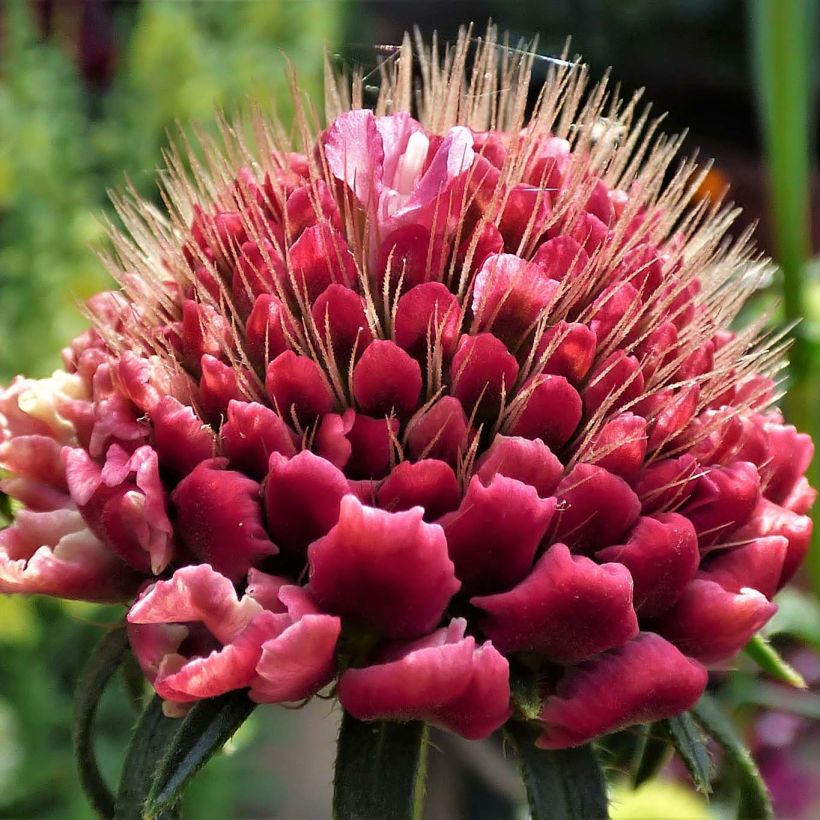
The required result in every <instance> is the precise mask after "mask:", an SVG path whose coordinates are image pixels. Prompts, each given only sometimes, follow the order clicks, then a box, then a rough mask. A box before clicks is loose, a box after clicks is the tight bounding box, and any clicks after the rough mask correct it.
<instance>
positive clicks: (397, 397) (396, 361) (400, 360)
mask: <svg viewBox="0 0 820 820" xmlns="http://www.w3.org/2000/svg"><path fill="white" fill-rule="evenodd" d="M421 386H422V380H421V368H420V367H419V363H418V362H417V361H416V360H415V359H413V358H412V357H411V356H409V355H408V354H407V353H405V351H403V350H402V349H401V348H400V347H399V346H398V345H397V344H395V343H394V342H389V341H383V340H381V339H378V340H376V341H374V342H372V343H371V344H370V345H369V346H368V347H367V349H366V350H365V351H364V353H363V354H362V357H361V359H359V361H358V362H357V363H356V366H355V367H354V368H353V396H354V398H355V399H356V401H357V403H358V404H359V406H360V407H361V409H362V410H363V411H364V412H365V413H370V414H372V415H381V414H387V413H391V412H396V413H399V414H400V415H405V414H407V413H410V412H411V411H413V410H414V409H415V408H416V406H417V404H418V400H419V395H420V393H421Z"/></svg>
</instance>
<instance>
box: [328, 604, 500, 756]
mask: <svg viewBox="0 0 820 820" xmlns="http://www.w3.org/2000/svg"><path fill="white" fill-rule="evenodd" d="M465 627H466V622H465V621H464V620H463V619H456V620H454V621H453V622H452V623H451V624H450V626H449V627H446V628H444V629H439V630H437V631H436V632H434V633H432V634H431V635H429V636H427V637H425V638H423V639H422V640H419V641H415V642H413V643H410V644H405V645H403V646H402V645H399V646H396V647H393V648H392V649H391V651H390V653H389V655H388V657H387V658H385V659H384V661H383V662H382V663H376V664H374V665H372V666H366V667H363V668H360V669H348V670H347V671H346V672H345V673H344V674H343V675H342V678H341V681H340V683H339V700H340V702H341V704H342V706H343V707H344V708H345V709H346V710H347V711H348V712H350V714H352V715H353V716H354V717H356V718H358V719H359V720H379V719H392V720H427V721H429V722H431V723H434V724H436V725H438V726H441V727H442V728H445V729H449V730H451V731H453V732H456V733H458V734H460V735H462V736H463V737H466V738H470V739H474V740H478V739H480V738H484V737H488V736H489V735H490V734H492V733H493V732H494V731H495V730H496V729H498V728H499V727H500V726H501V725H502V724H504V723H505V722H506V721H507V719H508V718H509V716H510V706H509V701H510V688H509V668H508V664H507V661H506V660H505V659H504V658H503V657H502V656H501V655H500V654H499V653H498V652H497V651H496V650H495V649H493V647H492V645H491V644H489V643H486V644H484V645H483V646H481V647H476V645H475V640H474V639H473V638H472V637H466V638H465V637H464V629H465Z"/></svg>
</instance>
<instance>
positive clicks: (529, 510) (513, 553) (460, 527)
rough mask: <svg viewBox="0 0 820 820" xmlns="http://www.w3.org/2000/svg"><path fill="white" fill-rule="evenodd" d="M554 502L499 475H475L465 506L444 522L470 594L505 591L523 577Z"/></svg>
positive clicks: (451, 552)
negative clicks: (486, 481)
mask: <svg viewBox="0 0 820 820" xmlns="http://www.w3.org/2000/svg"><path fill="white" fill-rule="evenodd" d="M554 510H555V500H554V499H552V498H549V499H545V498H539V497H538V493H537V492H536V491H535V488H533V487H530V486H528V485H526V484H522V483H521V482H520V481H516V480H515V479H512V478H506V477H505V476H503V475H500V474H496V475H495V476H494V477H493V479H492V480H491V481H490V483H489V484H488V485H487V486H486V487H485V486H484V485H483V484H482V483H481V480H480V479H479V478H478V476H473V478H472V479H471V481H470V484H469V486H468V487H467V492H466V494H465V496H464V499H463V501H462V502H461V506H460V507H459V508H458V509H457V510H456V511H455V512H451V513H448V514H447V515H445V516H444V517H443V518H441V519H440V520H439V522H438V523H439V524H441V526H442V527H443V528H444V532H445V534H446V535H447V546H448V549H449V553H450V557H451V558H452V559H453V563H454V564H455V566H456V575H458V577H459V580H460V581H461V582H462V583H463V584H464V587H465V589H466V590H468V591H469V592H470V593H486V592H497V591H500V590H506V589H509V588H510V587H512V586H513V585H514V584H517V583H518V582H519V581H521V579H522V578H524V577H525V576H526V574H527V572H528V571H529V569H530V567H531V566H532V562H533V559H534V558H535V552H536V550H537V549H538V545H539V544H540V542H541V539H542V538H543V537H544V534H545V533H546V531H547V528H548V527H549V525H550V521H551V520H552V515H553V511H554Z"/></svg>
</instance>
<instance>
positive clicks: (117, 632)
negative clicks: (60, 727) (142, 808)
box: [74, 626, 128, 818]
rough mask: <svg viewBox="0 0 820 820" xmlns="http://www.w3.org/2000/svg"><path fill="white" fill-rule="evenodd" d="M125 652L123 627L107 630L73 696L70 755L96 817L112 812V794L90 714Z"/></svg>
mask: <svg viewBox="0 0 820 820" xmlns="http://www.w3.org/2000/svg"><path fill="white" fill-rule="evenodd" d="M127 652H128V637H127V636H126V634H125V629H124V628H123V627H121V626H120V627H117V628H116V629H112V630H111V631H110V632H107V633H106V634H105V635H104V636H103V638H102V640H101V641H100V642H99V644H98V645H97V647H96V649H95V650H94V653H93V654H92V656H91V658H90V660H89V661H88V664H87V665H86V667H85V669H84V670H83V674H82V677H81V678H80V681H79V683H78V685H77V691H76V693H75V696H74V755H75V758H76V761H77V769H78V772H79V775H80V784H81V785H82V787H83V790H84V791H85V793H86V795H87V796H88V800H89V802H90V803H91V806H92V808H93V809H94V811H95V812H96V813H97V815H98V816H99V817H102V818H110V817H113V816H114V795H113V794H112V793H111V789H109V788H108V785H107V784H106V782H105V780H104V779H103V776H102V773H101V772H100V768H99V766H98V765H97V758H96V755H95V754H94V735H93V730H94V718H95V717H96V715H97V708H98V706H99V705H100V699H101V698H102V695H103V692H104V691H105V687H106V686H107V685H108V682H109V681H110V680H111V677H112V675H113V674H114V673H115V672H116V671H117V669H118V668H119V666H120V665H121V664H122V662H123V660H124V659H125V657H126V655H127Z"/></svg>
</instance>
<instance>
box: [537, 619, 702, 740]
mask: <svg viewBox="0 0 820 820" xmlns="http://www.w3.org/2000/svg"><path fill="white" fill-rule="evenodd" d="M706 680H707V675H706V670H705V669H704V668H703V667H702V666H701V665H700V664H699V663H697V662H695V661H692V660H690V659H689V658H687V657H685V656H684V655H682V654H681V653H680V652H679V651H678V650H677V649H676V648H675V647H674V646H672V644H670V643H668V642H667V641H665V640H664V639H663V638H661V637H659V636H658V635H653V634H652V633H642V634H641V635H639V636H638V637H637V638H636V639H635V640H634V641H630V642H629V643H627V644H625V645H624V646H621V647H618V648H617V649H612V650H610V651H609V652H605V653H603V654H601V655H598V656H597V657H596V658H592V659H591V660H589V661H586V662H585V663H582V664H581V665H580V666H578V667H575V668H573V669H569V670H568V671H567V672H566V674H565V675H564V677H563V678H562V679H561V681H560V682H559V684H558V688H557V689H556V691H555V694H554V695H551V696H550V697H548V698H547V699H546V700H545V701H544V706H543V708H542V710H541V715H540V719H541V721H543V723H544V733H543V734H542V735H541V737H540V738H539V739H538V740H537V741H536V745H538V746H540V747H541V748H543V749H565V748H568V747H571V746H580V745H582V744H584V743H587V742H588V741H590V740H592V739H593V738H596V737H598V736H600V735H605V734H609V733H610V732H614V731H617V730H619V729H624V728H626V727H627V726H632V725H633V724H636V723H650V722H653V721H656V720H662V719H663V718H668V717H673V716H675V715H678V714H680V713H681V712H685V711H686V710H687V709H690V708H691V707H692V706H694V704H695V702H696V701H697V700H698V698H700V696H701V695H702V694H703V690H704V689H705V688H706Z"/></svg>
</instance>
